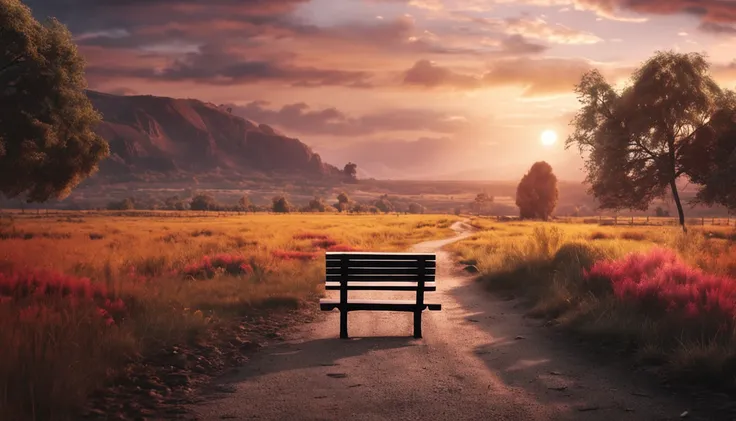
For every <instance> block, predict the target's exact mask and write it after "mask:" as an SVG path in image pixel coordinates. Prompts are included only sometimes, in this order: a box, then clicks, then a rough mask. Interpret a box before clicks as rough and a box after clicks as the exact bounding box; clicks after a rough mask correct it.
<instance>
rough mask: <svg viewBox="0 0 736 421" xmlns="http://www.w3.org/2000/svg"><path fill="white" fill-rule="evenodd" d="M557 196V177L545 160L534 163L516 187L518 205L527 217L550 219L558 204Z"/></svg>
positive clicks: (522, 213)
mask: <svg viewBox="0 0 736 421" xmlns="http://www.w3.org/2000/svg"><path fill="white" fill-rule="evenodd" d="M557 197H558V191H557V177H556V176H555V174H554V173H553V172H552V167H551V166H550V165H549V164H548V163H546V162H544V161H540V162H536V163H534V165H532V167H531V169H529V172H528V173H526V175H524V177H522V179H521V182H519V186H518V187H517V188H516V206H518V207H519V214H520V216H521V217H522V218H525V219H526V218H530V219H542V220H545V221H546V220H547V219H549V217H550V216H551V215H552V212H554V210H555V207H556V206H557Z"/></svg>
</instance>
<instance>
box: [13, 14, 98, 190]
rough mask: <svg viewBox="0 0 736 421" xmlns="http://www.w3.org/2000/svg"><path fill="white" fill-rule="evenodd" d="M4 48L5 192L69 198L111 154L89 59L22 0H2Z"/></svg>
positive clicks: (59, 28) (61, 29)
mask: <svg viewBox="0 0 736 421" xmlns="http://www.w3.org/2000/svg"><path fill="white" fill-rule="evenodd" d="M0 45H2V48H0V194H4V195H5V196H7V197H18V196H23V197H24V198H25V200H27V201H28V202H44V201H46V200H48V199H51V198H64V197H66V196H67V195H68V194H69V193H70V192H71V190H72V189H73V188H74V187H76V186H77V185H78V184H79V183H80V182H81V181H82V180H83V179H84V178H86V177H88V176H89V175H90V174H92V173H93V172H94V171H96V169H97V165H98V163H99V162H100V160H102V159H103V158H105V157H106V156H107V155H108V154H109V147H108V144H107V142H105V141H104V140H103V139H102V138H101V137H100V136H98V135H96V134H95V133H94V131H93V128H94V127H95V126H96V125H97V123H98V122H99V121H100V119H101V117H100V115H99V114H98V113H97V112H96V111H95V110H94V109H93V108H92V104H91V102H90V101H89V98H87V95H86V93H85V89H86V81H85V77H84V60H83V58H82V56H81V55H80V54H79V53H78V52H77V48H76V46H75V45H74V43H73V42H72V35H71V33H70V32H69V31H68V30H67V29H66V27H65V26H64V25H62V24H61V23H59V22H58V21H57V20H55V19H49V20H47V21H45V22H44V23H43V24H41V23H39V22H38V21H36V20H35V19H34V18H33V16H32V15H31V10H30V9H29V8H28V7H26V6H25V5H23V3H21V2H20V1H19V0H0Z"/></svg>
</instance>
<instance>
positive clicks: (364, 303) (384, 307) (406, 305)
mask: <svg viewBox="0 0 736 421" xmlns="http://www.w3.org/2000/svg"><path fill="white" fill-rule="evenodd" d="M340 305H341V304H340V300H335V299H321V300H319V307H320V310H322V311H330V310H334V309H336V308H340ZM345 309H346V311H360V310H375V311H410V312H414V311H416V310H417V303H416V301H414V300H362V299H361V300H355V299H353V300H348V302H347V305H345ZM422 309H423V310H424V309H427V310H430V311H438V310H441V309H442V304H439V303H424V304H423V305H422Z"/></svg>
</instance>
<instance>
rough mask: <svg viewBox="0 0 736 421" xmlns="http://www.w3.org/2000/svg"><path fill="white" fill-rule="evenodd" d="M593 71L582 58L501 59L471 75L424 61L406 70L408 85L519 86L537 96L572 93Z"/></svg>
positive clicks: (429, 86)
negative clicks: (586, 73)
mask: <svg viewBox="0 0 736 421" xmlns="http://www.w3.org/2000/svg"><path fill="white" fill-rule="evenodd" d="M591 69H592V66H591V65H590V63H588V62H587V61H585V60H579V59H552V58H545V59H530V58H514V59H503V60H497V61H495V62H494V63H493V64H492V65H491V67H490V69H489V70H487V71H485V72H480V73H479V74H477V75H468V74H463V73H458V72H455V71H453V70H452V69H449V68H445V67H441V66H439V65H437V64H436V63H433V62H430V61H427V60H420V61H418V62H416V63H415V64H414V66H412V67H411V68H410V69H409V70H407V71H406V73H405V75H404V83H405V84H407V85H420V86H423V87H426V88H437V87H450V88H456V89H477V88H481V87H491V86H496V87H497V86H519V87H521V88H523V93H522V95H523V96H525V97H536V96H547V95H554V94H561V93H571V92H572V91H573V88H574V86H575V85H576V84H577V83H578V82H580V77H581V76H582V75H583V73H585V72H587V71H589V70H591Z"/></svg>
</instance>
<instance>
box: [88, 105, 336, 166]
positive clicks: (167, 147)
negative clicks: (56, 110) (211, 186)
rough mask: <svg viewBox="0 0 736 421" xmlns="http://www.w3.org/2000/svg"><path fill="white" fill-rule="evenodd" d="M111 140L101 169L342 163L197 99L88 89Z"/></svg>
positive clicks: (99, 129)
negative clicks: (323, 157)
mask: <svg viewBox="0 0 736 421" xmlns="http://www.w3.org/2000/svg"><path fill="white" fill-rule="evenodd" d="M88 96H89V98H90V100H91V101H92V103H93V105H94V107H95V108H96V109H97V110H99V111H100V112H101V113H102V115H103V122H102V123H101V124H100V125H99V126H98V127H97V129H96V131H97V133H98V134H99V135H100V136H102V137H103V138H105V139H106V140H107V141H108V142H109V143H110V152H111V156H110V158H109V159H107V160H106V161H105V162H103V164H102V165H101V166H100V169H101V174H102V175H103V176H104V175H110V174H121V173H136V172H154V173H162V174H165V173H169V172H179V173H181V172H184V173H192V174H197V173H206V172H209V171H214V170H217V171H220V170H226V171H230V172H234V173H242V174H247V173H249V172H260V173H281V174H292V173H293V174H294V175H300V176H313V177H320V176H325V175H335V174H337V173H338V172H339V171H338V170H337V168H335V167H333V166H331V165H329V164H325V163H323V162H322V159H321V158H320V156H319V155H318V154H316V153H314V152H313V151H312V150H311V149H310V148H309V146H307V145H305V144H304V143H302V142H300V141H299V140H298V139H295V138H290V137H287V136H285V135H283V134H280V133H278V132H276V131H275V130H274V129H272V128H271V127H269V126H266V125H264V124H261V125H256V124H255V123H253V122H251V121H248V120H245V119H243V118H240V117H237V116H234V115H231V114H229V113H228V112H227V111H223V110H220V109H218V107H216V106H215V105H212V104H207V103H204V102H201V101H197V100H193V99H173V98H162V97H155V96H117V95H110V94H103V93H99V92H92V91H90V92H88Z"/></svg>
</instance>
